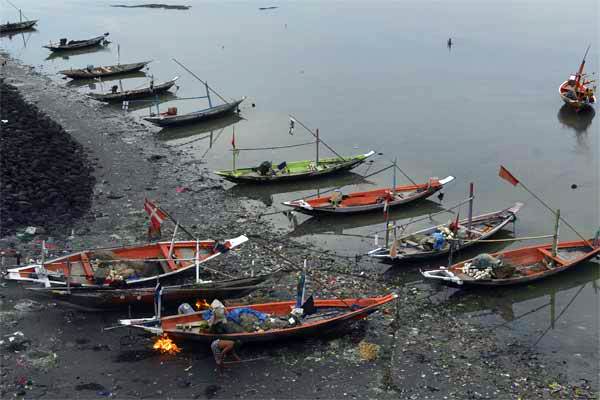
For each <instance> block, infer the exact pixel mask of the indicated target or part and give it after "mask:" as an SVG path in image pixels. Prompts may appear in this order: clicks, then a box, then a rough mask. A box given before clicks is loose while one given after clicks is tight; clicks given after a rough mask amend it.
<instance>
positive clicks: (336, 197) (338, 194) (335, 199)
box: [329, 190, 344, 207]
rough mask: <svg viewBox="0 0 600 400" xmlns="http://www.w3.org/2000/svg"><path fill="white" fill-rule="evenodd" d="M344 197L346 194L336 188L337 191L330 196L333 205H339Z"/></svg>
mask: <svg viewBox="0 0 600 400" xmlns="http://www.w3.org/2000/svg"><path fill="white" fill-rule="evenodd" d="M343 198H344V195H343V194H342V192H341V191H339V190H336V191H335V192H333V194H332V195H331V197H330V198H329V202H330V203H331V205H332V206H334V207H337V206H338V205H339V204H340V202H341V201H342V199H343Z"/></svg>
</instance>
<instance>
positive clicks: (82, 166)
mask: <svg viewBox="0 0 600 400" xmlns="http://www.w3.org/2000/svg"><path fill="white" fill-rule="evenodd" d="M0 119H1V120H2V121H1V122H0V155H1V157H0V183H1V185H2V189H1V190H2V196H0V221H1V223H0V236H4V235H7V234H11V233H14V231H15V230H16V229H17V228H19V227H22V226H27V225H35V226H43V227H44V228H46V230H47V231H50V232H52V231H56V230H57V229H58V228H60V227H65V226H69V225H70V224H71V223H72V222H73V220H74V219H76V218H78V217H80V216H82V215H83V214H84V213H85V212H86V211H87V210H88V208H89V206H90V199H91V195H92V190H93V187H94V178H93V176H92V167H91V165H90V164H89V162H88V160H87V158H86V155H85V152H84V149H83V147H82V146H81V145H80V144H78V143H77V142H75V141H74V140H73V139H72V138H71V136H70V135H69V134H68V133H67V132H65V131H64V130H63V129H62V127H61V126H60V125H58V124H57V123H55V122H54V121H52V120H50V119H49V118H48V117H47V116H45V115H44V114H42V113H41V112H40V111H39V110H38V109H37V107H35V106H34V105H32V104H28V103H26V102H25V101H24V100H23V99H22V98H21V96H20V94H19V92H18V91H17V89H16V88H15V87H13V86H11V85H8V84H6V83H5V82H4V81H2V82H0Z"/></svg>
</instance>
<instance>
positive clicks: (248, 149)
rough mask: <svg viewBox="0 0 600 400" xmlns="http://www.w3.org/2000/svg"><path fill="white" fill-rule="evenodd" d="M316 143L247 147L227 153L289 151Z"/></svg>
mask: <svg viewBox="0 0 600 400" xmlns="http://www.w3.org/2000/svg"><path fill="white" fill-rule="evenodd" d="M315 143H316V142H314V141H313V142H306V143H298V144H290V145H287V146H274V147H247V148H245V149H238V148H235V149H231V150H229V151H251V150H277V149H289V148H291V147H300V146H308V145H309V144H315Z"/></svg>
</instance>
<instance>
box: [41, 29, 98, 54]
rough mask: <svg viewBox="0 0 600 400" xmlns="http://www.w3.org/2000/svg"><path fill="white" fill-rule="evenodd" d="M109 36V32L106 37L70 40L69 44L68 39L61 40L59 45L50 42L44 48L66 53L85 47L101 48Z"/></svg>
mask: <svg viewBox="0 0 600 400" xmlns="http://www.w3.org/2000/svg"><path fill="white" fill-rule="evenodd" d="M107 36H108V32H106V33H105V34H104V35H101V36H96V37H95V38H91V39H85V40H69V41H68V42H67V39H60V42H59V44H55V43H52V42H50V44H48V45H46V46H42V47H45V48H47V49H48V50H50V51H65V50H75V49H81V48H84V47H92V46H100V45H102V44H103V43H104V42H105V41H106V37H107Z"/></svg>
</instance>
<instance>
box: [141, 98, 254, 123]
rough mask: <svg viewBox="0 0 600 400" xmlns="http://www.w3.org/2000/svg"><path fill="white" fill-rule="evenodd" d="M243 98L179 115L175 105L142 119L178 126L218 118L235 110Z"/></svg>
mask: <svg viewBox="0 0 600 400" xmlns="http://www.w3.org/2000/svg"><path fill="white" fill-rule="evenodd" d="M244 99H245V97H242V98H241V99H240V100H236V101H232V102H231V103H225V104H221V105H218V106H214V107H209V108H207V109H204V110H200V111H194V112H191V113H187V114H181V115H178V114H177V108H176V107H171V108H169V109H168V110H167V112H162V113H160V114H158V115H151V116H149V117H144V120H145V121H148V122H150V123H152V124H154V125H158V126H161V127H169V126H179V125H185V124H192V123H196V122H202V121H206V120H209V119H213V118H220V117H223V116H225V115H227V114H231V113H233V112H235V111H236V110H237V109H238V106H239V105H240V103H241V102H242V101H244Z"/></svg>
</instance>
